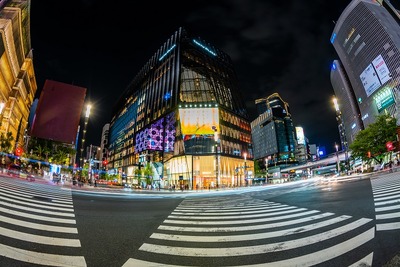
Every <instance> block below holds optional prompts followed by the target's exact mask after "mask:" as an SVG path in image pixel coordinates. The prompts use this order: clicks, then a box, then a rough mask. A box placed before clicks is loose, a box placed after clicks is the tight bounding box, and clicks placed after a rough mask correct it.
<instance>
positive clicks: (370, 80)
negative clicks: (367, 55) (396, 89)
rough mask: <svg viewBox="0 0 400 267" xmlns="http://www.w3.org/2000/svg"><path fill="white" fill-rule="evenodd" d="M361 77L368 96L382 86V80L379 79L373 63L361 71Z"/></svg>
mask: <svg viewBox="0 0 400 267" xmlns="http://www.w3.org/2000/svg"><path fill="white" fill-rule="evenodd" d="M360 79H361V82H362V84H363V86H364V90H365V92H366V93H367V96H370V95H371V94H372V93H373V92H375V90H376V89H378V88H379V87H380V86H381V82H380V81H379V78H378V75H377V74H376V72H375V68H374V67H373V65H372V64H369V65H368V67H367V68H366V69H365V70H364V71H363V72H362V73H361V75H360Z"/></svg>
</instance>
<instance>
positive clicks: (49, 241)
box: [0, 227, 81, 247]
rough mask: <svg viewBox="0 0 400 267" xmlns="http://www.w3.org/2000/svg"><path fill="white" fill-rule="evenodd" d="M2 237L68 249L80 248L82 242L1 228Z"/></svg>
mask: <svg viewBox="0 0 400 267" xmlns="http://www.w3.org/2000/svg"><path fill="white" fill-rule="evenodd" d="M0 235H2V236H7V237H9V238H13V239H19V240H23V241H27V242H31V243H38V244H45V245H53V246H62V247H64V246H66V247H80V246H81V242H80V241H79V239H68V238H57V237H49V236H41V235H33V234H28V233H22V232H18V231H14V230H10V229H6V228H3V227H0Z"/></svg>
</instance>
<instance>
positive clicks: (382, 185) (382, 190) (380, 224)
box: [371, 172, 400, 231]
mask: <svg viewBox="0 0 400 267" xmlns="http://www.w3.org/2000/svg"><path fill="white" fill-rule="evenodd" d="M371 185H372V192H373V195H374V203H375V214H376V215H375V216H376V230H377V231H390V230H398V229H400V174H399V173H398V172H395V173H389V174H387V175H385V176H380V177H379V178H376V179H372V180H371Z"/></svg>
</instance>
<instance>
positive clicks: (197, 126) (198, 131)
mask: <svg viewBox="0 0 400 267" xmlns="http://www.w3.org/2000/svg"><path fill="white" fill-rule="evenodd" d="M179 117H180V122H181V130H182V134H183V135H210V134H211V135H213V134H214V132H215V131H214V129H213V126H214V127H215V126H218V125H219V116H218V108H185V109H182V108H181V109H179ZM217 132H219V129H218V128H217Z"/></svg>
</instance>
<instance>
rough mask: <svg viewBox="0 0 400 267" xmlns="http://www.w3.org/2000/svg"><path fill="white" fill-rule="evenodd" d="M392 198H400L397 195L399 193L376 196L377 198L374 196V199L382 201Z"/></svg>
mask: <svg viewBox="0 0 400 267" xmlns="http://www.w3.org/2000/svg"><path fill="white" fill-rule="evenodd" d="M393 198H400V196H399V194H396V195H386V196H385V197H377V198H375V201H383V200H388V199H393Z"/></svg>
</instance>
